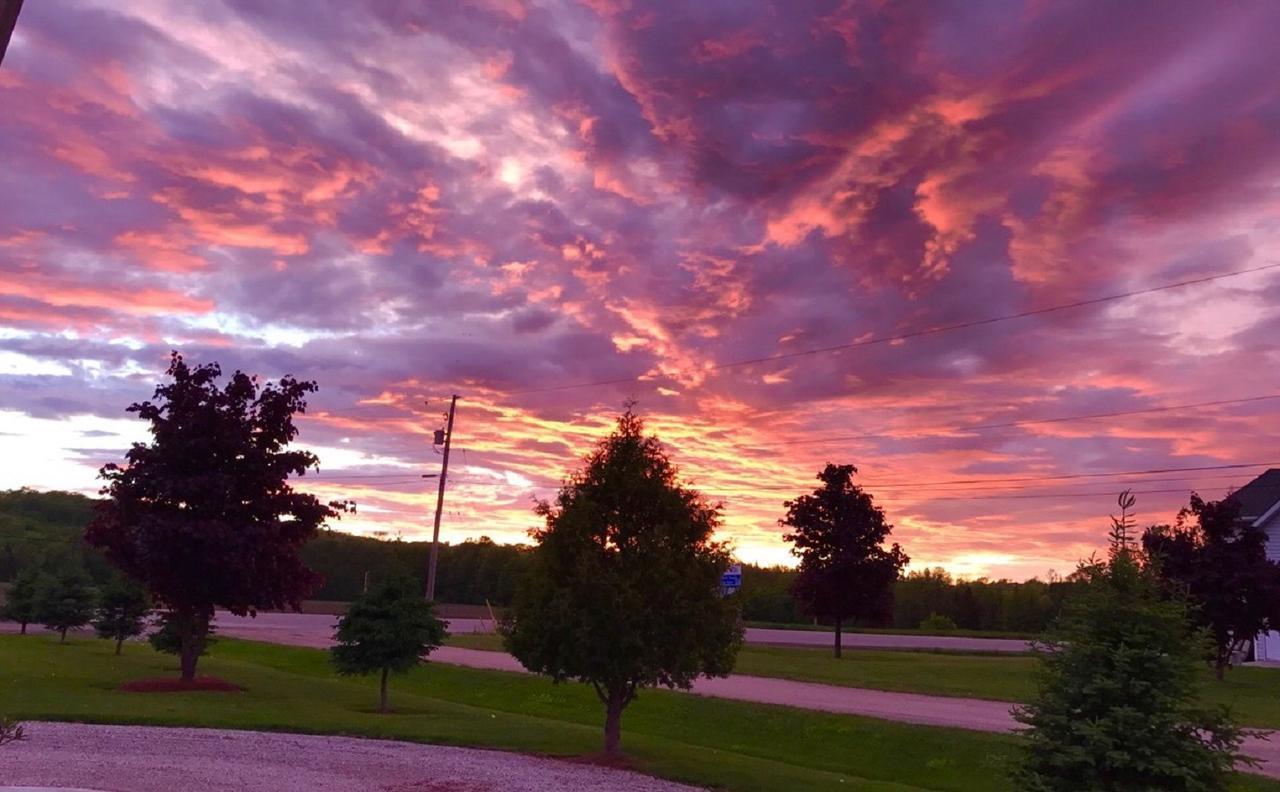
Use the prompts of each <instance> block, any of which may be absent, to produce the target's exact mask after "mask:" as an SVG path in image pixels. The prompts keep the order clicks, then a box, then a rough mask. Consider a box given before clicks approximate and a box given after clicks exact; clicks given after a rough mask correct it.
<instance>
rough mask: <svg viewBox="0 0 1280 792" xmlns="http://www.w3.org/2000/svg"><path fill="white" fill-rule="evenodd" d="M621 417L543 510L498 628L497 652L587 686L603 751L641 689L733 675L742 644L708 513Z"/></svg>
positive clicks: (655, 446)
mask: <svg viewBox="0 0 1280 792" xmlns="http://www.w3.org/2000/svg"><path fill="white" fill-rule="evenodd" d="M643 429H644V427H643V424H642V422H641V421H640V419H639V418H637V417H636V416H635V415H634V414H633V413H632V412H631V411H630V410H627V412H625V413H624V414H623V415H622V416H621V417H620V418H619V419H618V424H617V429H616V430H615V431H614V432H613V434H611V435H609V437H607V438H605V439H604V440H603V441H601V442H600V444H599V445H598V446H596V449H595V450H594V451H593V452H592V453H591V454H590V455H588V456H587V458H586V464H585V466H584V467H583V468H582V469H581V470H579V471H578V472H577V473H575V474H573V475H572V476H571V477H570V478H569V480H568V481H566V482H565V484H564V486H563V487H561V489H560V492H559V494H558V495H557V496H556V500H555V502H554V503H541V504H539V506H538V513H539V514H540V515H542V516H543V517H544V518H545V519H546V527H544V528H541V529H537V530H534V531H533V532H532V536H533V538H534V539H535V540H536V541H537V545H536V547H535V548H534V551H533V554H532V557H531V559H530V565H529V569H528V572H527V573H526V576H525V577H524V578H523V580H522V581H521V583H520V585H519V587H518V589H517V593H516V597H515V602H514V605H513V607H512V610H511V613H510V617H509V620H508V622H507V623H506V624H505V625H504V633H505V638H506V646H507V649H508V650H509V651H510V652H511V653H512V654H513V655H515V656H516V658H517V659H519V660H520V662H521V663H522V664H524V666H525V668H528V669H529V670H530V671H534V672H537V673H541V674H547V675H548V676H550V677H551V678H552V679H553V680H554V681H555V682H562V681H564V680H566V679H577V680H580V681H582V682H587V683H590V684H591V686H592V687H594V688H595V691H596V695H597V696H599V698H600V701H601V703H603V704H604V707H605V724H604V751H605V754H606V755H609V756H613V755H616V754H617V753H618V749H619V745H620V741H621V729H622V711H623V709H624V708H625V707H626V706H627V705H628V704H629V703H630V702H631V701H632V700H633V699H634V698H635V697H636V694H637V693H638V692H639V691H640V689H642V688H645V687H652V686H655V685H665V686H667V687H680V688H686V689H687V688H689V687H690V686H691V685H692V684H693V681H694V680H695V679H696V678H698V677H699V676H701V675H708V676H724V675H726V674H728V673H729V672H730V671H731V670H732V669H733V661H734V657H735V655H736V654H737V650H738V646H739V644H740V643H741V640H742V628H741V626H740V624H739V619H738V613H737V610H736V605H735V604H734V602H733V601H732V599H726V598H722V597H721V596H720V592H719V584H720V575H721V574H722V572H723V571H724V570H725V569H726V568H727V567H728V565H729V561H730V558H729V553H728V550H727V548H726V547H725V545H723V544H721V543H718V542H715V541H713V540H712V534H713V532H714V531H715V529H716V527H717V525H718V524H719V509H718V507H717V506H713V505H711V504H709V503H707V502H706V501H705V500H704V499H703V497H702V495H700V494H699V493H698V492H696V491H695V490H692V489H690V488H688V487H686V486H684V485H682V484H680V483H678V481H677V479H676V470H675V468H674V466H672V464H671V462H670V461H669V460H668V459H667V456H666V454H665V453H664V452H663V450H662V446H661V444H660V443H659V442H658V439H657V438H656V437H645V436H644V434H643Z"/></svg>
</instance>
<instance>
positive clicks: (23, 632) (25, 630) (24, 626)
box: [18, 622, 27, 635]
mask: <svg viewBox="0 0 1280 792" xmlns="http://www.w3.org/2000/svg"><path fill="white" fill-rule="evenodd" d="M26 634H27V623H26V622H23V623H22V629H20V630H18V635H26Z"/></svg>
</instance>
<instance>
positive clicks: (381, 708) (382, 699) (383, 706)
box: [378, 668, 388, 712]
mask: <svg viewBox="0 0 1280 792" xmlns="http://www.w3.org/2000/svg"><path fill="white" fill-rule="evenodd" d="M387 671H388V669H386V668H384V669H382V689H381V691H380V694H379V698H378V712H386V711H387Z"/></svg>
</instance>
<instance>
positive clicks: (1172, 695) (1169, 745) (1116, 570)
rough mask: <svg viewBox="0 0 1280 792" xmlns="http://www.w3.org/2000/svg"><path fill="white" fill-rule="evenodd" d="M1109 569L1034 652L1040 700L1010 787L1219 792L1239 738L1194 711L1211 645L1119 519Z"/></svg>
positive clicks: (1022, 714)
mask: <svg viewBox="0 0 1280 792" xmlns="http://www.w3.org/2000/svg"><path fill="white" fill-rule="evenodd" d="M1116 523H1117V525H1116V529H1115V531H1113V534H1112V547H1111V552H1110V555H1109V559H1108V560H1107V561H1106V562H1101V561H1093V560H1091V561H1090V562H1088V563H1085V564H1082V565H1081V567H1080V569H1079V570H1078V571H1077V573H1076V574H1077V575H1078V576H1079V577H1080V578H1081V579H1082V580H1083V581H1084V582H1085V585H1084V586H1082V588H1081V590H1080V592H1079V593H1078V594H1077V595H1076V596H1075V598H1073V599H1072V600H1070V601H1069V602H1068V603H1067V604H1066V606H1065V608H1064V610H1063V613H1062V615H1061V616H1060V617H1059V620H1058V623H1057V624H1056V626H1055V628H1054V629H1053V630H1052V631H1051V632H1050V634H1049V635H1048V636H1047V637H1046V639H1045V640H1044V641H1042V642H1041V644H1040V646H1039V658H1040V663H1041V668H1040V674H1039V692H1038V695H1037V696H1036V698H1035V700H1034V701H1033V702H1032V703H1031V704H1029V705H1027V706H1026V707H1022V708H1019V710H1017V711H1016V713H1015V717H1016V718H1017V719H1018V720H1019V721H1020V722H1021V723H1023V724H1025V725H1026V726H1027V729H1026V730H1025V734H1026V738H1027V739H1026V750H1025V753H1024V755H1023V759H1022V762H1021V764H1020V766H1019V767H1018V768H1017V769H1016V771H1015V784H1016V787H1017V788H1018V789H1020V790H1028V792H1081V790H1097V791H1098V792H1150V791H1151V790H1161V791H1162V792H1217V791H1218V790H1225V789H1226V788H1227V780H1228V778H1229V776H1230V773H1231V770H1232V767H1233V765H1234V764H1235V762H1236V761H1237V760H1238V759H1240V755H1239V748H1240V743H1241V739H1242V732H1241V730H1240V729H1239V728H1238V727H1236V726H1235V725H1234V724H1233V723H1231V721H1230V720H1229V719H1228V717H1227V715H1226V713H1225V711H1223V710H1221V709H1217V710H1211V709H1208V708H1203V707H1201V706H1199V705H1198V700H1199V696H1198V693H1199V690H1198V688H1199V685H1198V680H1199V671H1200V663H1201V662H1202V660H1203V658H1204V651H1205V648H1204V639H1203V636H1202V635H1201V634H1198V633H1196V632H1195V631H1193V629H1192V627H1191V625H1190V619H1189V615H1188V612H1187V606H1186V604H1185V603H1184V602H1182V601H1178V600H1172V601H1171V600H1165V599H1162V598H1161V596H1160V587H1159V584H1158V582H1157V580H1156V579H1155V577H1154V575H1153V574H1152V573H1151V571H1150V570H1148V569H1144V568H1143V565H1142V564H1141V563H1140V559H1139V558H1138V557H1137V554H1136V552H1135V551H1134V550H1133V548H1132V547H1131V546H1130V544H1129V542H1128V537H1127V535H1126V531H1127V527H1128V526H1127V524H1122V522H1121V521H1119V520H1117V521H1116Z"/></svg>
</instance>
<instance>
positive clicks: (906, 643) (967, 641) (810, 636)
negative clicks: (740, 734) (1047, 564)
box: [746, 627, 1031, 652]
mask: <svg viewBox="0 0 1280 792" xmlns="http://www.w3.org/2000/svg"><path fill="white" fill-rule="evenodd" d="M746 638H747V643H749V644H770V645H774V646H831V645H833V644H834V643H835V635H834V634H833V633H830V632H825V631H821V630H774V629H765V628H763V627H748V628H747V635H746ZM840 642H841V643H842V644H843V645H844V646H845V647H847V648H849V649H934V650H938V649H941V650H943V651H951V652H1026V651H1028V650H1029V649H1030V648H1031V647H1030V643H1029V642H1028V641H1021V640H1015V639H1010V638H962V637H959V636H949V635H881V634H879V633H844V634H843V635H842V636H841V640H840Z"/></svg>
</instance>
